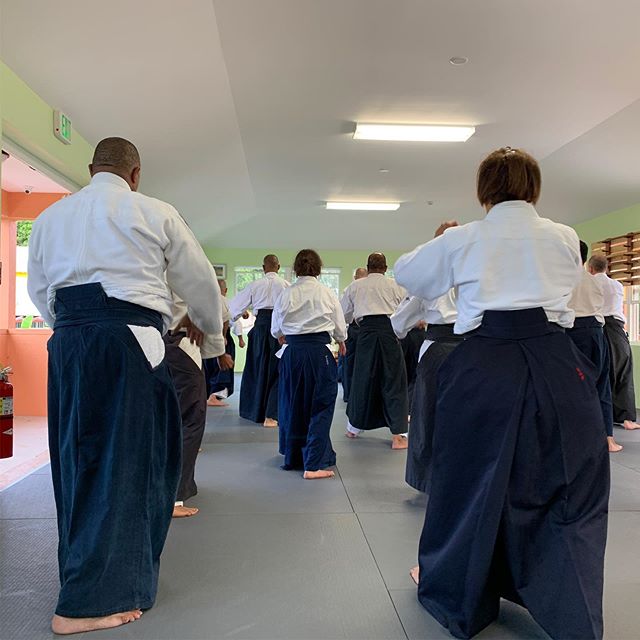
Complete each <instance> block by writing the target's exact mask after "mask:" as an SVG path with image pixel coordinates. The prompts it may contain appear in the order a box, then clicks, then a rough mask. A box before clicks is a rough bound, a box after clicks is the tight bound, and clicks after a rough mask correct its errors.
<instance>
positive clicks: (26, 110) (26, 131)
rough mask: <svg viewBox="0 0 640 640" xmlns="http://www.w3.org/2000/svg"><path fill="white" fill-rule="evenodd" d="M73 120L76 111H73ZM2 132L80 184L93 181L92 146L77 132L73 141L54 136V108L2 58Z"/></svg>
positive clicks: (0, 67)
mask: <svg viewBox="0 0 640 640" xmlns="http://www.w3.org/2000/svg"><path fill="white" fill-rule="evenodd" d="M69 115H70V116H71V118H72V120H73V114H69ZM0 118H1V120H0V134H2V136H4V137H6V138H8V139H9V140H10V141H12V142H14V143H16V144H18V145H20V146H21V147H23V148H24V149H25V150H27V151H28V152H29V153H31V154H33V155H34V156H36V157H37V158H38V160H40V161H41V162H43V163H45V164H47V165H48V166H50V167H51V168H52V169H55V170H56V171H57V172H58V173H60V174H62V175H63V176H64V177H65V178H67V179H68V180H70V181H71V182H72V183H74V184H76V185H78V186H79V187H81V186H84V185H85V184H87V183H88V182H89V172H88V169H87V165H88V164H89V163H90V162H91V156H92V155H93V148H92V146H91V145H90V144H89V143H88V142H87V141H86V140H85V139H84V138H83V137H82V136H81V135H80V134H79V133H78V132H77V131H73V134H72V143H71V144H70V145H66V144H63V143H62V142H60V140H58V139H57V138H56V137H55V136H54V135H53V108H52V107H51V106H49V105H48V104H47V103H46V102H45V101H44V100H42V98H40V96H38V94H36V93H35V92H34V91H32V90H31V89H30V88H29V87H28V86H27V85H26V84H25V83H24V82H23V81H22V80H21V79H20V78H19V77H18V76H17V75H16V74H15V73H14V72H13V71H12V70H11V69H10V68H9V67H7V65H6V64H4V63H3V62H2V61H0Z"/></svg>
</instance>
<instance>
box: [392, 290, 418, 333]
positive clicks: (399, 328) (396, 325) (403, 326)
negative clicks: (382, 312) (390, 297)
mask: <svg viewBox="0 0 640 640" xmlns="http://www.w3.org/2000/svg"><path fill="white" fill-rule="evenodd" d="M420 320H424V306H423V300H422V299H421V298H417V297H415V296H412V297H411V298H405V299H404V300H403V301H402V302H401V303H400V305H399V306H398V308H397V309H396V310H395V313H394V314H393V315H392V316H391V326H392V327H393V330H394V332H395V334H396V335H397V336H398V338H400V340H402V339H403V338H406V337H407V334H408V333H409V331H411V329H413V327H415V326H416V324H418V322H420Z"/></svg>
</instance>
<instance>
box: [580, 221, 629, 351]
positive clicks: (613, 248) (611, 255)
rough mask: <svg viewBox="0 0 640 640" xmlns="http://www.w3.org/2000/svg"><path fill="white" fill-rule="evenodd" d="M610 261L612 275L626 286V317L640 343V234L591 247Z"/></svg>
mask: <svg viewBox="0 0 640 640" xmlns="http://www.w3.org/2000/svg"><path fill="white" fill-rule="evenodd" d="M591 250H592V251H593V253H603V254H604V255H605V256H606V257H607V259H608V260H609V275H610V276H611V277H612V278H613V279H614V280H618V281H619V282H621V283H622V284H623V285H624V315H625V316H626V318H627V331H628V333H629V339H630V340H631V341H632V342H640V231H636V232H635V233H627V234H625V235H623V236H618V237H617V238H607V239H606V240H601V241H600V242H595V243H594V244H592V245H591Z"/></svg>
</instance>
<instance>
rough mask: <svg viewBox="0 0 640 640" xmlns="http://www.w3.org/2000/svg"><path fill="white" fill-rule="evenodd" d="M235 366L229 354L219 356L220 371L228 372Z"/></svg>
mask: <svg viewBox="0 0 640 640" xmlns="http://www.w3.org/2000/svg"><path fill="white" fill-rule="evenodd" d="M234 364H235V363H234V362H233V358H232V357H231V356H230V355H229V354H228V353H223V354H222V355H221V356H218V366H219V367H220V371H228V370H229V369H232V368H233V365H234Z"/></svg>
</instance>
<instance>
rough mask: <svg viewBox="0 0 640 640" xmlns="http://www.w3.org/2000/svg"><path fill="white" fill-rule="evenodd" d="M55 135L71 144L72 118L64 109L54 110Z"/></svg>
mask: <svg viewBox="0 0 640 640" xmlns="http://www.w3.org/2000/svg"><path fill="white" fill-rule="evenodd" d="M53 135H55V137H56V138H58V140H61V141H62V142H64V143H65V144H71V118H69V117H68V116H66V115H65V114H64V113H62V111H58V110H56V111H54V112H53Z"/></svg>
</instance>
